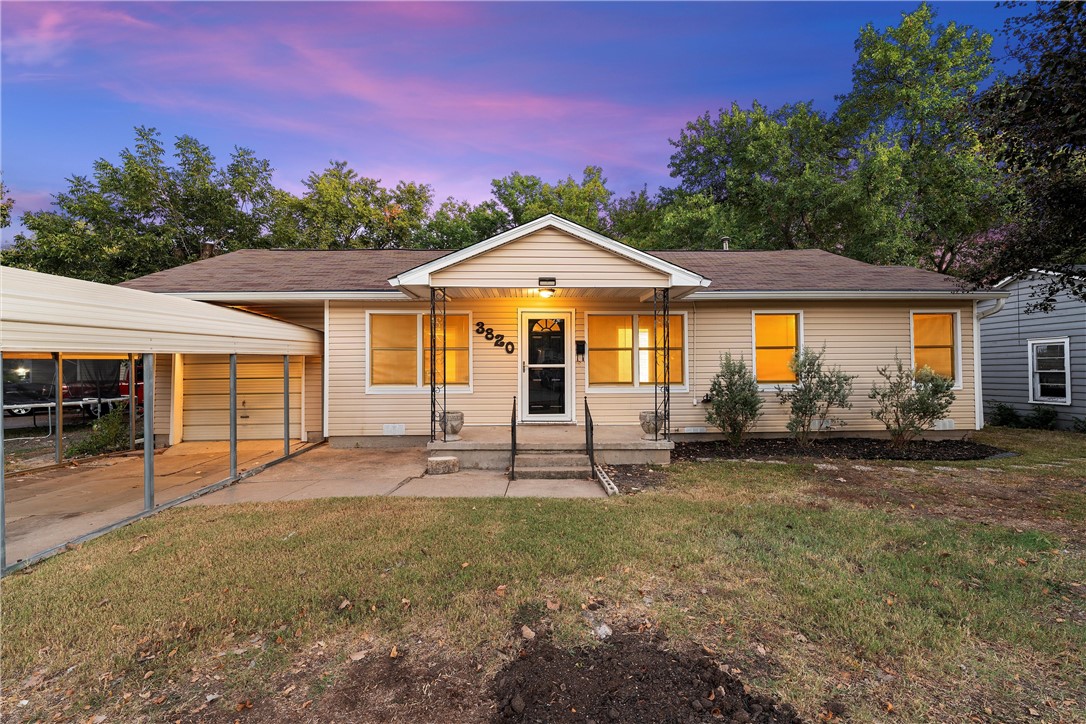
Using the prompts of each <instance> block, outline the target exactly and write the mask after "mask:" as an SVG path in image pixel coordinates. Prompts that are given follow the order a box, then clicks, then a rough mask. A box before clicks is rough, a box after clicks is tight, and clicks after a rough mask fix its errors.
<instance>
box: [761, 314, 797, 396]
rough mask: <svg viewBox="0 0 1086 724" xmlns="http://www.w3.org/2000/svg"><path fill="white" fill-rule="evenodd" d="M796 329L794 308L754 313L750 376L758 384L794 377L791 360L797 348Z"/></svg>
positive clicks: (791, 380) (794, 379) (782, 381)
mask: <svg viewBox="0 0 1086 724" xmlns="http://www.w3.org/2000/svg"><path fill="white" fill-rule="evenodd" d="M799 333H800V315H799V313H797V312H755V313H754V376H755V379H756V380H757V381H758V384H760V385H780V384H791V383H793V382H795V381H796V373H795V372H793V371H792V367H791V362H792V358H793V357H795V356H796V352H797V351H798V350H799Z"/></svg>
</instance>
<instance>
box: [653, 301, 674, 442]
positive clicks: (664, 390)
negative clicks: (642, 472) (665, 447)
mask: <svg viewBox="0 0 1086 724" xmlns="http://www.w3.org/2000/svg"><path fill="white" fill-rule="evenodd" d="M652 336H653V340H652V344H653V373H654V374H655V376H656V387H655V390H654V392H653V398H654V402H655V406H656V439H657V440H659V439H661V437H663V439H664V440H670V439H671V290H670V289H654V290H653V293H652ZM661 354H662V355H663V360H661V359H660V355H661Z"/></svg>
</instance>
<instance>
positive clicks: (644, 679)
mask: <svg viewBox="0 0 1086 724" xmlns="http://www.w3.org/2000/svg"><path fill="white" fill-rule="evenodd" d="M662 643H663V642H662V640H661V639H660V638H657V637H650V636H646V635H643V634H636V633H625V634H616V635H614V636H612V637H610V638H608V639H607V641H606V642H604V643H602V644H600V645H599V646H595V647H592V648H583V649H576V650H573V651H568V650H565V649H559V648H556V647H555V646H553V645H552V644H551V643H550V642H548V641H547V640H545V639H536V640H534V641H531V642H528V643H527V644H526V645H525V647H524V649H523V650H522V651H521V652H520V654H519V655H518V656H517V657H516V658H515V659H514V660H513V661H512V662H510V663H509V664H508V665H507V666H506V667H505V668H504V669H503V670H502V671H500V672H499V673H498V675H497V677H496V678H495V683H494V698H495V699H496V700H497V704H498V712H497V714H496V716H495V720H496V721H497V722H556V723H562V722H579V723H581V724H583V723H584V722H596V723H597V724H611V723H613V722H631V723H633V722H661V723H664V722H670V723H674V724H683V723H686V722H733V723H734V724H753V723H755V722H781V723H787V722H802V721H803V719H801V718H800V716H799V715H798V714H797V713H796V710H795V709H794V708H793V707H792V706H791V705H790V704H782V703H780V702H777V701H775V700H773V699H772V698H770V697H767V696H763V695H760V694H756V693H753V692H752V691H751V690H750V687H749V686H746V685H744V684H743V682H742V681H740V680H739V679H738V678H737V677H735V676H733V675H732V674H730V673H728V672H727V671H726V670H725V669H724V668H722V667H721V666H720V664H719V662H717V661H716V660H714V659H712V658H711V657H709V656H707V655H705V654H704V653H701V652H697V653H694V652H690V653H675V652H669V651H666V650H665V649H664V648H662Z"/></svg>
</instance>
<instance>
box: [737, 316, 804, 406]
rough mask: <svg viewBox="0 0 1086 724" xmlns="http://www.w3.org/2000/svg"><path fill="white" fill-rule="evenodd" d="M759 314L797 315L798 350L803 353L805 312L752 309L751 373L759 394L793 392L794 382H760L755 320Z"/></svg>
mask: <svg viewBox="0 0 1086 724" xmlns="http://www.w3.org/2000/svg"><path fill="white" fill-rule="evenodd" d="M759 314H794V315H796V350H797V351H803V345H804V338H803V337H804V335H803V326H804V320H803V310H802V309H752V310H751V311H750V372H751V374H752V375H753V376H754V381H755V382H757V383H758V391H759V392H773V391H774V390H776V389H777V388H778V387H780V388H782V389H785V390H791V389H794V388H795V386H796V385H795V383H794V382H758V333H757V325H756V323H755V319H756V318H757V317H758V315H759Z"/></svg>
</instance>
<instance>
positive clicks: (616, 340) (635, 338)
mask: <svg viewBox="0 0 1086 724" xmlns="http://www.w3.org/2000/svg"><path fill="white" fill-rule="evenodd" d="M634 330H636V331H637V333H636V334H634ZM663 331H664V330H663V325H660V327H659V328H658V329H656V330H655V333H654V330H653V316H652V315H651V314H590V315H588V384H589V385H591V386H597V387H598V386H611V387H639V386H641V385H654V384H656V380H657V379H658V377H660V376H661V375H662V373H663V366H664V360H663V354H662V352H663V342H664V334H663ZM668 337H669V339H668V355H669V356H670V359H669V361H668V364H669V371H670V375H669V376H670V379H669V384H672V385H681V384H683V380H684V374H685V364H684V361H683V347H684V344H685V341H684V340H685V329H684V324H683V315H681V314H672V315H670V317H669V329H668ZM657 350H659V351H660V354H659V355H658V354H657Z"/></svg>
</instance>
